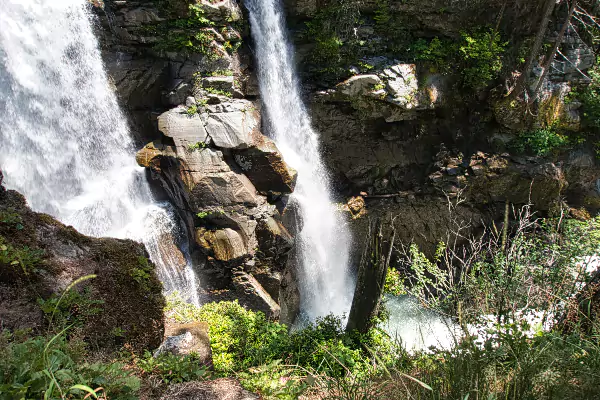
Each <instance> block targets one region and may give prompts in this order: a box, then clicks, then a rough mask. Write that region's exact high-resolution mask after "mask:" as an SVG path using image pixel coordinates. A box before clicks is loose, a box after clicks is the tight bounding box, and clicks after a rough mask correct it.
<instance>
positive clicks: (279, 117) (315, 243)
mask: <svg viewBox="0 0 600 400" xmlns="http://www.w3.org/2000/svg"><path fill="white" fill-rule="evenodd" d="M245 5H246V7H247V8H248V10H249V13H250V26H251V31H252V36H253V39H254V42H255V51H256V57H255V58H256V60H257V62H258V70H259V74H258V80H259V85H260V94H261V97H262V101H263V104H264V108H263V110H265V111H266V114H267V117H268V121H269V124H268V126H269V127H270V132H269V134H270V136H271V137H272V138H273V139H274V140H275V142H276V144H277V147H278V148H279V150H280V151H281V153H282V154H283V157H284V159H285V160H286V162H287V163H288V164H290V165H291V166H292V167H293V168H295V169H296V170H297V171H298V182H297V184H296V189H295V191H294V194H293V200H294V201H296V202H297V204H298V205H299V208H300V220H301V227H302V230H301V231H300V232H299V233H298V234H297V236H296V258H297V260H298V264H299V265H298V274H299V286H300V297H301V310H302V313H303V314H305V315H306V316H307V317H308V318H309V319H311V320H314V319H315V318H317V317H322V316H325V315H328V314H330V313H333V314H336V315H341V314H344V313H346V314H347V313H348V312H349V310H350V305H351V302H352V296H353V293H354V279H353V278H352V275H351V273H350V271H349V267H348V254H349V246H350V234H349V232H348V229H347V227H346V225H345V221H344V220H343V219H342V217H341V216H340V215H339V212H338V211H337V210H336V208H335V207H334V206H333V204H332V203H331V196H330V193H329V179H328V176H327V172H326V171H325V168H324V166H323V162H322V160H321V156H320V153H319V136H318V134H317V133H316V132H315V131H314V130H313V129H312V127H311V121H310V118H309V116H308V114H307V112H306V109H305V107H304V105H303V103H302V99H301V96H300V92H299V85H298V82H297V78H296V76H295V68H294V65H293V57H292V49H291V48H290V44H289V41H288V38H287V33H286V31H285V25H284V18H283V9H282V6H281V2H280V0H246V1H245Z"/></svg>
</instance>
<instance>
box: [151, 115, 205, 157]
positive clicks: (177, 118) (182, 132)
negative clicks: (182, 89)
mask: <svg viewBox="0 0 600 400" xmlns="http://www.w3.org/2000/svg"><path fill="white" fill-rule="evenodd" d="M158 129H159V130H160V131H161V132H162V133H163V134H164V135H165V136H167V137H170V138H172V139H173V141H174V142H175V145H176V146H177V147H178V148H183V149H185V148H187V147H189V146H193V145H195V144H196V143H205V142H206V141H207V139H208V134H207V132H206V129H205V128H204V122H203V121H202V119H201V118H200V115H198V114H196V113H191V114H190V113H188V112H187V111H186V109H185V108H183V107H177V108H174V109H172V110H169V111H167V112H165V113H163V114H161V115H160V116H159V117H158Z"/></svg>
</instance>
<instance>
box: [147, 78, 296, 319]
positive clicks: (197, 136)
mask: <svg viewBox="0 0 600 400" xmlns="http://www.w3.org/2000/svg"><path fill="white" fill-rule="evenodd" d="M211 82H212V83H213V84H214V82H215V81H214V80H211ZM220 90H222V89H220ZM186 103H187V104H188V105H187V106H184V105H180V106H178V107H176V108H173V109H171V110H169V111H167V112H165V113H163V114H161V115H160V116H159V117H158V128H159V130H160V131H161V133H162V134H163V138H162V139H160V140H155V141H153V142H151V143H148V144H147V145H146V146H145V147H144V148H143V149H141V150H140V151H139V152H138V154H137V157H136V159H137V161H138V163H139V164H140V165H141V166H144V167H146V168H148V169H149V170H150V171H151V173H152V176H153V177H154V178H155V179H157V180H158V181H159V182H160V183H161V186H162V187H163V189H164V191H165V192H166V193H167V195H168V197H169V198H170V200H171V201H172V202H173V203H174V204H175V206H176V208H177V209H178V211H179V213H180V214H181V215H182V218H183V220H184V221H185V222H186V227H187V232H188V237H189V238H190V244H191V246H192V250H193V254H194V260H195V263H196V264H197V265H198V266H199V268H201V269H202V273H203V275H205V276H207V278H208V279H205V281H208V282H209V283H208V288H211V287H212V288H218V289H223V288H227V287H229V288H230V289H232V290H235V291H236V293H237V297H239V298H240V299H245V300H244V301H245V303H244V304H245V305H247V306H249V307H252V308H254V309H259V310H263V311H265V313H267V315H269V316H270V317H273V318H275V317H276V316H278V315H279V306H278V305H277V303H276V302H275V301H273V299H272V298H271V296H270V295H269V294H268V292H267V291H266V290H265V289H264V288H262V287H261V285H260V283H259V282H258V281H257V280H256V279H254V277H253V276H252V275H251V273H252V271H253V270H254V269H255V268H258V269H260V270H261V271H264V270H265V269H272V270H273V271H277V270H281V269H283V266H284V265H285V254H286V253H287V252H288V251H289V250H290V248H291V242H293V238H292V236H291V235H290V234H289V233H288V232H287V231H286V230H285V228H284V227H283V226H282V225H281V223H280V222H277V221H278V219H279V218H280V216H279V213H278V211H277V209H276V207H275V205H272V204H269V202H268V198H273V196H275V195H277V196H280V195H282V194H288V193H291V192H292V191H293V189H294V185H295V180H296V172H295V171H294V170H293V169H291V168H290V167H289V166H288V165H287V164H286V163H285V161H284V160H283V157H282V156H281V153H280V152H279V150H278V149H277V147H276V146H275V144H274V143H273V142H272V141H271V140H270V139H268V138H267V137H265V136H263V135H262V133H261V132H260V128H261V126H260V114H259V112H258V108H257V107H256V106H255V105H254V103H253V102H251V101H248V100H244V99H231V98H230V97H228V96H226V95H224V94H221V93H220V92H219V93H218V94H215V93H211V92H210V91H207V89H206V87H205V83H203V84H202V86H197V87H196V88H195V89H194V97H193V98H188V99H186ZM267 195H268V196H269V197H267ZM269 226H271V227H274V228H273V229H274V230H273V232H272V233H271V234H270V235H271V236H269V235H268V234H265V232H266V231H268V229H266V228H265V227H269ZM259 227H260V228H259ZM263 239H264V240H266V241H268V243H262V241H263ZM266 249H268V250H266ZM240 268H241V269H240ZM235 271H237V272H235Z"/></svg>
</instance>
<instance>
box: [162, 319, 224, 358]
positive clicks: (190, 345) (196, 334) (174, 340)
mask: <svg viewBox="0 0 600 400" xmlns="http://www.w3.org/2000/svg"><path fill="white" fill-rule="evenodd" d="M163 353H170V354H174V355H177V356H185V355H189V354H195V355H196V357H198V360H199V362H200V365H203V366H206V367H209V368H212V365H213V363H212V350H211V347H210V337H209V336H208V324H207V323H206V322H190V323H187V324H180V323H176V322H173V321H169V323H167V324H166V326H165V340H164V341H163V343H162V344H161V345H160V347H159V348H158V350H156V352H155V353H154V357H156V356H158V355H160V354H163Z"/></svg>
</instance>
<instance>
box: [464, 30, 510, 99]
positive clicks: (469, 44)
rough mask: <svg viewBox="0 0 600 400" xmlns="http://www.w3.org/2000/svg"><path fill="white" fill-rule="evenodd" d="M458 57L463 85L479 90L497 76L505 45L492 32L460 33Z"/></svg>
mask: <svg viewBox="0 0 600 400" xmlns="http://www.w3.org/2000/svg"><path fill="white" fill-rule="evenodd" d="M461 36H462V43H461V45H460V47H459V55H460V58H461V61H462V64H463V68H462V76H463V85H464V86H466V87H470V88H474V89H477V88H481V87H484V86H487V85H488V84H489V82H490V81H491V80H493V79H495V78H496V77H497V76H498V73H499V72H500V71H501V70H502V58H501V55H502V53H504V50H505V47H506V43H502V42H501V40H500V35H499V34H498V33H497V32H494V31H486V32H479V33H472V34H469V33H465V32H463V33H462V35H461Z"/></svg>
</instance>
